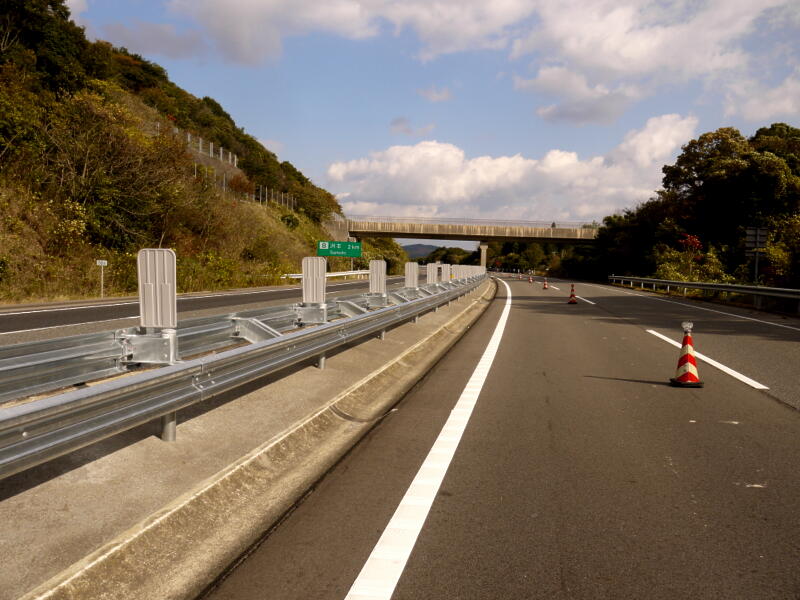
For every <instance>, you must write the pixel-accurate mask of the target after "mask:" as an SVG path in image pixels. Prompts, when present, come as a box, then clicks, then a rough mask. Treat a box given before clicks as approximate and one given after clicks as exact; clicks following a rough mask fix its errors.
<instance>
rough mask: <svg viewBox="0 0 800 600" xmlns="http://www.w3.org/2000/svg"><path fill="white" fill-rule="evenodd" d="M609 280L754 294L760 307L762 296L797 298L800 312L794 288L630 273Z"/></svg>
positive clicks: (651, 285)
mask: <svg viewBox="0 0 800 600" xmlns="http://www.w3.org/2000/svg"><path fill="white" fill-rule="evenodd" d="M608 280H609V281H610V282H611V283H619V284H621V285H625V284H626V283H629V284H630V285H631V287H635V284H639V286H640V288H641V289H643V288H644V287H645V286H649V287H651V288H652V289H653V290H655V289H657V288H658V287H661V288H664V289H666V291H668V292H669V291H670V290H671V289H672V288H675V289H679V290H680V289H682V290H684V291H685V290H709V291H714V292H724V293H727V294H740V295H745V296H753V298H754V304H755V306H756V307H757V308H760V299H761V298H779V299H784V300H797V301H798V307H797V311H798V313H800V290H796V289H793V288H773V287H765V286H760V285H734V284H730V283H703V282H701V281H674V280H669V279H652V278H648V277H629V276H628V275H609V276H608Z"/></svg>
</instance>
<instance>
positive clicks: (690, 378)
mask: <svg viewBox="0 0 800 600" xmlns="http://www.w3.org/2000/svg"><path fill="white" fill-rule="evenodd" d="M681 326H682V327H683V347H682V348H681V355H680V357H679V358H678V371H677V373H676V374H675V377H674V378H672V379H670V380H669V384H670V385H672V386H675V387H689V388H699V387H703V382H702V381H700V376H699V374H698V373H697V361H696V360H695V358H694V344H693V343H692V327H693V324H692V323H690V322H689V321H685V322H683V323H681Z"/></svg>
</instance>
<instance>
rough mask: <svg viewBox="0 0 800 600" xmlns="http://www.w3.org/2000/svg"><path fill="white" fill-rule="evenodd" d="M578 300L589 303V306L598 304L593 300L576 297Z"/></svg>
mask: <svg viewBox="0 0 800 600" xmlns="http://www.w3.org/2000/svg"><path fill="white" fill-rule="evenodd" d="M575 297H576V298H577V299H578V300H583V301H584V302H588V303H589V304H597V302H592V301H591V300H587V299H586V298H584V297H583V296H575Z"/></svg>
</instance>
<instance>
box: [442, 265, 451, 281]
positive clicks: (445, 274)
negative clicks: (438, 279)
mask: <svg viewBox="0 0 800 600" xmlns="http://www.w3.org/2000/svg"><path fill="white" fill-rule="evenodd" d="M450 274H451V271H450V265H448V264H446V263H445V264H443V265H442V281H450V279H451V277H450Z"/></svg>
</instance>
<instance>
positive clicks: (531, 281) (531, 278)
mask: <svg viewBox="0 0 800 600" xmlns="http://www.w3.org/2000/svg"><path fill="white" fill-rule="evenodd" d="M528 283H533V277H531V276H530V275H528Z"/></svg>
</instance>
